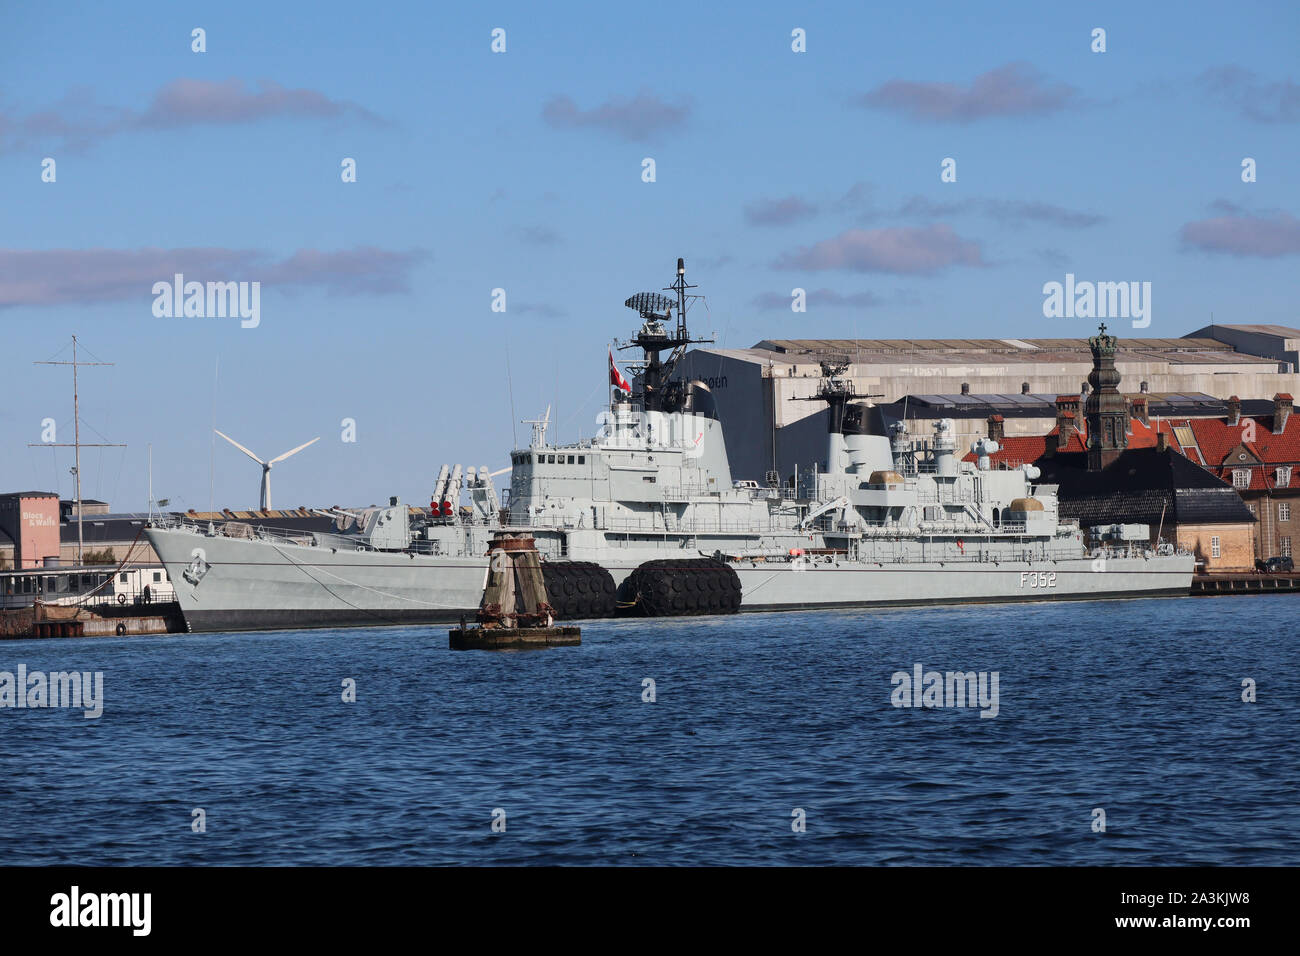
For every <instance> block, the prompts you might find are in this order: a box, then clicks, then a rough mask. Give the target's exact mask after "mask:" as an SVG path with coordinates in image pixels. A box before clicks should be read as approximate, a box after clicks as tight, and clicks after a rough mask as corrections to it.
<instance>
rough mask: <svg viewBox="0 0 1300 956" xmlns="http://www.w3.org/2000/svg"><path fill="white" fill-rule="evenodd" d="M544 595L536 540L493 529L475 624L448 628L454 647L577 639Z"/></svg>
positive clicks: (556, 643)
mask: <svg viewBox="0 0 1300 956" xmlns="http://www.w3.org/2000/svg"><path fill="white" fill-rule="evenodd" d="M553 613H554V608H552V607H551V605H550V603H549V602H548V601H547V596H546V583H545V581H543V579H542V565H541V560H540V559H539V557H538V554H537V545H536V543H535V542H534V541H533V538H532V535H529V534H512V533H510V532H507V531H499V532H497V533H496V534H495V535H494V536H493V538H492V544H491V546H490V547H489V548H488V577H487V587H486V588H484V590H483V600H482V602H481V603H480V604H479V609H478V615H477V617H478V626H477V627H466V626H465V621H464V620H463V619H462V620H461V626H460V627H458V628H454V629H453V630H451V631H449V632H448V635H449V640H448V646H449V647H450V648H451V649H452V650H454V651H464V650H513V649H519V648H528V647H555V646H559V645H563V644H581V643H582V638H581V634H582V631H581V629H579V628H577V627H556V626H555V623H554V618H553V616H552V615H553Z"/></svg>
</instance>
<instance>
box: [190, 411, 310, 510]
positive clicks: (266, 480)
mask: <svg viewBox="0 0 1300 956" xmlns="http://www.w3.org/2000/svg"><path fill="white" fill-rule="evenodd" d="M212 430H213V431H214V432H216V433H217V434H218V435H220V436H221V437H222V438H224V439H225V440H226V441H228V442H230V444H232V445H234V446H235V447H236V448H238V449H239V450H240V451H242V452H243V453H244V454H245V455H247V456H248V457H249V458H251V459H253V461H255V462H257V463H258V464H259V465H261V466H262V496H261V505H260V506H259V507H260V509H261V510H262V511H270V510H271V466H272V465H274V464H276V463H277V462H281V461H284V460H285V459H286V458H288V457H289V456H290V455H296V454H298V452H300V451H302V450H303V449H304V448H306V447H307V445H312V444H315V443H316V442H318V441H320V436H319V435H317V436H316V437H315V438H313V439H312V440H311V441H309V442H307V444H306V445H299V446H298V447H297V448H295V449H293V450H292V451H286V452H285V453H284V454H283V455H281V456H280V457H278V458H272V459H271V460H270V461H262V459H260V458H258V457H257V456H256V455H254V454H253V453H252V452H251V451H249V450H248V449H247V448H245V447H244V446H243V445H241V444H240V443H239V442H237V441H235V440H234V439H233V438H231V437H230V436H229V435H227V434H226V433H225V432H222V431H220V430H218V429H216V428H214V429H212Z"/></svg>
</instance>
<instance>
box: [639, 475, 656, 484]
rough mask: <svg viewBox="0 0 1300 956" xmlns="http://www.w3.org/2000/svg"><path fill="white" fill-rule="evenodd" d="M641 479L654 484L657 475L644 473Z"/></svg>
mask: <svg viewBox="0 0 1300 956" xmlns="http://www.w3.org/2000/svg"><path fill="white" fill-rule="evenodd" d="M641 480H642V481H644V482H648V483H649V484H652V485H653V484H654V483H655V476H654V475H642V476H641Z"/></svg>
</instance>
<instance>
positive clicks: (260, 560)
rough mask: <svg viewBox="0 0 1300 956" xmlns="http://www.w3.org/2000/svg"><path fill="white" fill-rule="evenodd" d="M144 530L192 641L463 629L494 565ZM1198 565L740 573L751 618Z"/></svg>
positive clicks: (1172, 587)
mask: <svg viewBox="0 0 1300 956" xmlns="http://www.w3.org/2000/svg"><path fill="white" fill-rule="evenodd" d="M146 533H147V535H148V537H149V540H150V542H151V543H152V544H153V547H154V549H155V550H156V551H157V552H158V555H159V557H160V558H161V560H162V562H163V564H164V565H165V566H166V567H167V570H168V574H169V576H170V578H171V580H172V581H173V582H174V584H175V588H176V598H177V601H178V602H179V604H180V607H181V611H182V613H183V614H184V617H185V621H186V624H187V626H188V628H189V630H191V631H195V632H198V631H233V630H267V629H277V628H318V627H374V626H383V625H393V624H424V623H446V622H454V621H459V620H460V618H461V617H462V616H466V617H471V618H472V617H473V616H474V614H475V612H476V611H477V610H478V606H479V601H480V599H481V598H482V595H483V588H484V584H485V582H486V578H487V570H488V565H487V558H486V557H450V556H437V555H421V554H413V553H403V552H373V551H346V550H337V551H336V550H334V549H331V548H321V547H304V546H295V545H286V544H284V543H277V542H267V541H257V540H241V539H232V538H225V537H222V536H204V535H201V534H196V533H193V532H189V531H182V530H168V529H160V528H151V529H149V530H148V531H147V532H146ZM196 551H201V553H202V556H203V560H204V563H205V565H206V570H205V572H204V574H203V575H202V577H201V578H200V579H199V580H198V583H197V584H195V583H193V581H191V580H190V577H187V575H186V572H187V570H189V569H190V568H191V566H192V562H193V561H194V558H195V557H196ZM666 553H670V552H666V551H658V552H654V553H646V554H636V555H632V556H628V557H624V556H618V557H609V556H606V558H605V559H604V560H601V558H600V557H599V556H596V555H590V554H583V555H575V556H574V557H575V558H581V559H582V560H594V561H596V563H598V564H600V565H601V566H602V567H604V568H605V569H606V570H608V571H609V572H610V575H611V576H612V577H613V579H614V582H615V583H616V584H622V583H623V581H624V579H626V578H627V577H628V575H630V574H631V573H632V572H633V571H634V570H635V569H636V568H637V567H638V566H639V565H640V564H642V563H643V562H644V561H647V560H651V559H653V558H662V557H664V556H665V554H666ZM677 553H678V554H681V553H682V552H680V551H678V552H677ZM1193 560H1194V559H1193V558H1192V556H1191V555H1179V554H1175V555H1155V556H1150V557H1113V558H1107V559H1106V560H1105V562H1104V563H1103V565H1102V566H1099V564H1098V562H1097V561H1095V560H1092V559H1089V558H1086V557H1080V558H1072V559H1057V560H1031V561H990V560H978V559H974V558H972V559H969V560H962V561H952V560H945V561H929V562H925V561H908V562H899V563H892V564H891V563H865V562H849V561H843V560H841V561H839V562H838V563H836V562H835V561H826V562H823V563H816V562H810V563H807V564H805V565H800V564H792V563H790V562H779V563H778V562H767V561H737V562H732V563H731V567H732V568H733V569H734V570H735V572H736V575H737V577H738V578H739V580H740V584H741V605H740V610H741V611H742V612H745V611H793V610H806V609H816V608H855V607H864V608H866V607H881V606H907V605H913V606H915V605H930V604H991V603H1007V602H1038V601H1063V600H1110V599H1116V598H1137V597H1168V596H1185V595H1187V594H1188V592H1189V588H1190V585H1191V576H1192V570H1193ZM191 576H192V575H191Z"/></svg>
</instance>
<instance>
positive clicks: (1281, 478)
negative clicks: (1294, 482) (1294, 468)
mask: <svg viewBox="0 0 1300 956" xmlns="http://www.w3.org/2000/svg"><path fill="white" fill-rule="evenodd" d="M1277 486H1278V487H1279V488H1290V487H1291V466H1290V465H1283V466H1282V467H1281V468H1279V469H1278V470H1277Z"/></svg>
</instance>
